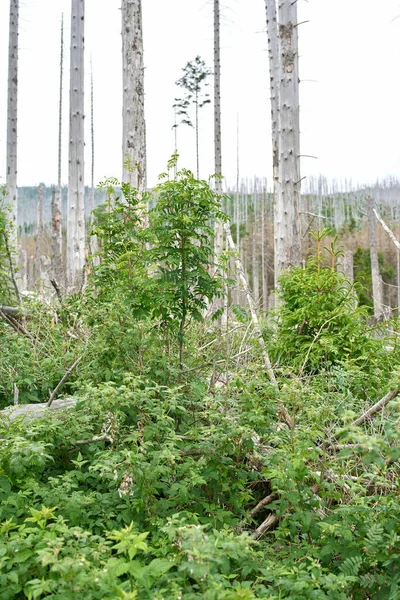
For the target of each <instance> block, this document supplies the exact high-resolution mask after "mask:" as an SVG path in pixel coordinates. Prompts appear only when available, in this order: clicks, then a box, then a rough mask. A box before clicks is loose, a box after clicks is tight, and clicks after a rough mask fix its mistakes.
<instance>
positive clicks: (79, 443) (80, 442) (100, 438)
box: [75, 433, 113, 446]
mask: <svg viewBox="0 0 400 600" xmlns="http://www.w3.org/2000/svg"><path fill="white" fill-rule="evenodd" d="M112 441H113V439H112V437H111V436H109V435H108V434H107V433H105V434H104V435H99V436H97V437H93V438H90V439H89V440H76V442H75V444H76V445H77V446H83V445H84V444H92V443H94V442H112Z"/></svg>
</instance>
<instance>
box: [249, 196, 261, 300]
mask: <svg viewBox="0 0 400 600" xmlns="http://www.w3.org/2000/svg"><path fill="white" fill-rule="evenodd" d="M253 194H254V200H253V227H252V229H253V236H252V238H253V239H252V253H251V254H252V268H251V270H252V273H253V298H254V302H255V303H256V306H257V307H258V303H259V300H260V282H259V277H258V248H257V233H258V231H257V229H258V227H257V226H258V210H257V209H258V207H257V204H258V203H257V188H256V187H254V192H253Z"/></svg>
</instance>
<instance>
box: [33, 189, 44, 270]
mask: <svg viewBox="0 0 400 600" xmlns="http://www.w3.org/2000/svg"><path fill="white" fill-rule="evenodd" d="M42 250H43V186H42V184H40V185H39V189H38V201H37V230H36V255H35V279H36V281H38V280H39V279H40V276H41V266H40V265H41V258H42Z"/></svg>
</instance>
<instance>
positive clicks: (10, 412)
mask: <svg viewBox="0 0 400 600" xmlns="http://www.w3.org/2000/svg"><path fill="white" fill-rule="evenodd" d="M77 402H78V399H77V398H61V399H60V400H54V401H53V402H52V404H51V405H50V406H48V403H47V402H40V403H38V404H18V405H17V406H8V407H7V408H5V409H3V410H0V419H2V420H5V421H7V420H8V421H15V419H18V418H19V417H21V418H23V419H26V420H29V421H30V420H32V421H33V420H36V419H39V418H41V417H43V416H45V415H48V414H49V413H52V412H55V411H59V410H63V409H67V408H74V407H75V405H76V403H77Z"/></svg>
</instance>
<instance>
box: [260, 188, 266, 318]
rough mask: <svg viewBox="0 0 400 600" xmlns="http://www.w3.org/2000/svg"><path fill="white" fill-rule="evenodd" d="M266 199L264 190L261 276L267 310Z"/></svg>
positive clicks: (263, 305) (262, 202)
mask: <svg viewBox="0 0 400 600" xmlns="http://www.w3.org/2000/svg"><path fill="white" fill-rule="evenodd" d="M265 201H266V191H265V190H263V193H262V196H261V277H262V307H263V310H264V311H266V310H267V309H268V281H267V270H266V264H265V227H266V219H265Z"/></svg>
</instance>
